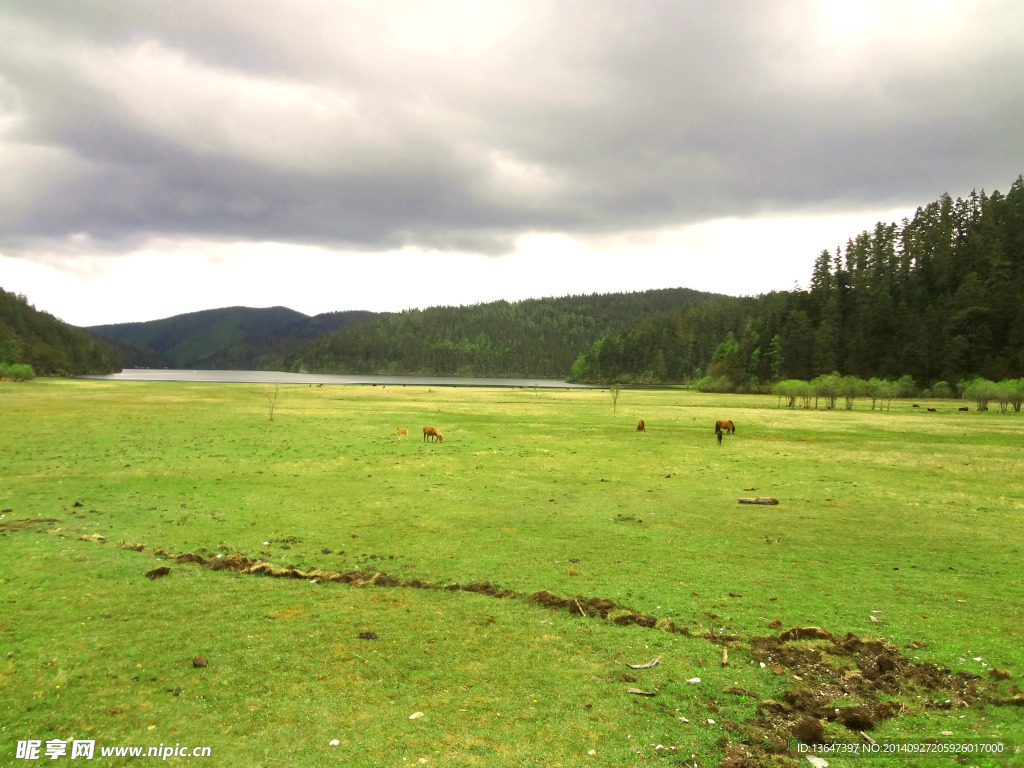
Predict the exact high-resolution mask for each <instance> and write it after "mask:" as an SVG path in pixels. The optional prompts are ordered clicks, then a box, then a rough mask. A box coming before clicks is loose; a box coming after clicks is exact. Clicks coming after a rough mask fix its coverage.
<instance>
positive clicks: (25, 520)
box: [0, 510, 60, 533]
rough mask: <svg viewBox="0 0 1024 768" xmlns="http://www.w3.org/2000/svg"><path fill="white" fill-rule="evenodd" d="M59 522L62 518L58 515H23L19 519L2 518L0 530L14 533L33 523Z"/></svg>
mask: <svg viewBox="0 0 1024 768" xmlns="http://www.w3.org/2000/svg"><path fill="white" fill-rule="evenodd" d="M11 511H12V510H7V512H11ZM59 522H60V520H58V519H57V518H56V517H22V518H19V519H18V520H0V531H4V532H7V531H10V532H11V533H14V532H15V531H23V530H25V529H26V528H28V527H30V526H33V525H39V524H49V523H59Z"/></svg>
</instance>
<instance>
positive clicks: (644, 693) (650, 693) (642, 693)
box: [626, 688, 658, 696]
mask: <svg viewBox="0 0 1024 768" xmlns="http://www.w3.org/2000/svg"><path fill="white" fill-rule="evenodd" d="M626 693H632V694H633V695H634V696H657V695H658V694H657V693H655V692H653V691H641V690H640V689H639V688H627V689H626Z"/></svg>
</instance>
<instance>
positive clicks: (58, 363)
mask: <svg viewBox="0 0 1024 768" xmlns="http://www.w3.org/2000/svg"><path fill="white" fill-rule="evenodd" d="M0 363H28V364H29V365H31V366H32V368H33V370H34V371H35V373H36V374H37V375H39V376H75V375H78V374H85V373H100V374H102V373H111V372H113V371H118V370H120V368H121V366H120V365H119V364H118V355H117V352H116V351H115V350H114V349H113V347H112V346H111V345H110V344H108V343H107V342H105V341H103V340H102V339H98V338H96V337H95V336H93V335H92V334H90V333H87V332H86V331H83V330H82V329H81V328H75V327H74V326H73V325H68V324H67V323H65V322H63V321H61V320H58V319H57V318H55V317H54V316H53V315H51V314H49V313H47V312H40V311H39V310H37V309H36V308H35V307H34V306H32V305H30V304H29V303H28V299H27V298H25V296H22V295H21V294H14V293H8V292H7V291H5V290H3V289H2V288H0Z"/></svg>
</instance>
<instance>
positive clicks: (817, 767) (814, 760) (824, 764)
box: [804, 755, 828, 768]
mask: <svg viewBox="0 0 1024 768" xmlns="http://www.w3.org/2000/svg"><path fill="white" fill-rule="evenodd" d="M804 757H806V758H807V762H809V763H810V764H811V765H813V766H814V768H828V761H827V760H825V759H823V758H820V757H818V756H817V755H804Z"/></svg>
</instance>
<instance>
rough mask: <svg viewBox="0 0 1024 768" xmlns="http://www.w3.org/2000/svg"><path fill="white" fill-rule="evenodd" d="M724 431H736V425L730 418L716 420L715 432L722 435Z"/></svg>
mask: <svg viewBox="0 0 1024 768" xmlns="http://www.w3.org/2000/svg"><path fill="white" fill-rule="evenodd" d="M723 432H733V433H735V432H736V425H735V424H733V423H732V422H731V421H729V420H728V419H719V420H718V421H716V422H715V434H716V435H720V434H722V433H723Z"/></svg>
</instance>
